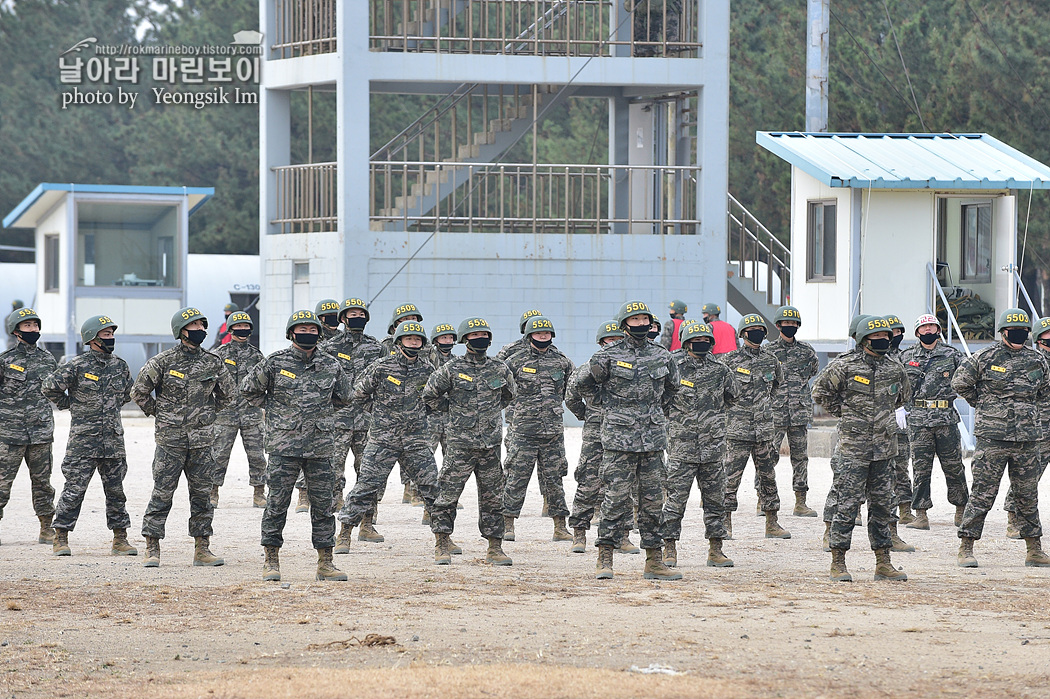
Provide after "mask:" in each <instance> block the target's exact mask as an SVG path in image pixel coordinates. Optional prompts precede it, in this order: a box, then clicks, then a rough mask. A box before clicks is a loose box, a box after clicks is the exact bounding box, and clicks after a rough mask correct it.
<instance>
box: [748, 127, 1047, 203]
mask: <svg viewBox="0 0 1050 699" xmlns="http://www.w3.org/2000/svg"><path fill="white" fill-rule="evenodd" d="M755 142H756V143H758V145H760V146H762V147H763V148H765V149H766V150H768V151H770V152H771V153H773V154H774V155H777V156H779V157H780V158H782V159H784V160H786V161H787V162H789V163H791V164H792V165H794V166H795V167H797V168H799V169H800V170H802V171H803V172H805V173H807V174H809V175H812V176H813V177H815V178H816V179H818V180H820V181H821V182H823V183H824V184H826V185H828V186H830V187H858V188H862V189H869V188H871V189H940V190H944V189H1000V190H1001V189H1030V188H1031V189H1050V167H1047V166H1046V165H1044V164H1043V163H1041V162H1039V161H1038V160H1035V159H1034V158H1030V157H1029V156H1027V155H1025V154H1024V153H1022V152H1021V151H1019V150H1017V149H1015V148H1011V147H1010V146H1008V145H1006V144H1005V143H1003V142H1002V141H999V140H997V139H995V138H992V137H991V136H989V135H988V134H982V133H977V134H972V133H971V134H950V133H940V134H909V133H801V132H798V131H795V132H776V131H759V132H757V133H756V134H755Z"/></svg>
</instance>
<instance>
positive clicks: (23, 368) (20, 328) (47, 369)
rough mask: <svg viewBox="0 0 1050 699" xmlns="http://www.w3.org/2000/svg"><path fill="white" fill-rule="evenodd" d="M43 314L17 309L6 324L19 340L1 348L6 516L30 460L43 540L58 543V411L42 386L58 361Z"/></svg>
mask: <svg viewBox="0 0 1050 699" xmlns="http://www.w3.org/2000/svg"><path fill="white" fill-rule="evenodd" d="M40 325H41V323H40V316H38V315H37V313H36V311H34V310H33V309H32V308H19V309H16V310H14V311H12V312H11V315H9V316H7V319H6V320H5V322H4V330H5V331H7V334H8V335H9V336H10V337H11V339H13V340H14V341H15V342H16V344H15V346H14V347H12V348H11V349H9V350H7V351H6V352H4V353H3V354H0V519H3V516H4V508H5V507H6V506H7V503H8V501H9V500H10V499H11V486H12V485H13V484H14V481H15V476H16V475H17V474H18V467H19V466H20V465H21V464H22V461H23V460H25V462H26V466H28V467H29V484H30V487H31V488H32V492H33V510H34V511H35V512H36V516H37V519H39V520H40V535H39V536H38V537H37V541H39V542H40V543H41V544H53V543H54V541H55V530H54V529H52V528H51V519H52V517H54V516H55V504H54V503H55V489H54V488H52V487H51V442H52V441H53V440H54V433H55V417H54V415H53V414H52V412H51V404H50V403H48V402H47V398H45V397H44V394H43V393H41V392H40V385H41V383H43V381H44V379H45V378H47V376H48V375H50V374H51V372H53V371H54V370H55V367H56V366H57V362H55V358H54V357H53V356H51V353H50V352H48V351H47V350H46V349H44V348H43V347H37V344H36V343H37V340H39V339H40Z"/></svg>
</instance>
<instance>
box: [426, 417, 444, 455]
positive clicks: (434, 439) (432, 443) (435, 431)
mask: <svg viewBox="0 0 1050 699" xmlns="http://www.w3.org/2000/svg"><path fill="white" fill-rule="evenodd" d="M436 418H437V414H436V413H435V414H434V415H431V416H430V420H431V425H430V437H429V438H428V439H427V445H428V446H429V447H430V451H431V452H433V453H435V454H436V453H437V450H438V447H441V455H442V457H444V455H445V449H446V446H445V424H444V423H438V422H437V419H436Z"/></svg>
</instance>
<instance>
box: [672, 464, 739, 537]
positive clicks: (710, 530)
mask: <svg viewBox="0 0 1050 699" xmlns="http://www.w3.org/2000/svg"><path fill="white" fill-rule="evenodd" d="M694 479H695V480H696V485H697V487H698V488H699V489H700V503H701V505H702V506H703V508H704V538H705V539H724V538H726V535H727V534H728V532H727V531H726V525H725V519H724V515H725V491H726V471H725V466H724V465H723V464H722V462H721V461H711V462H708V463H695V462H689V461H678V460H677V459H671V460H670V462H669V463H668V466H667V499H666V500H665V501H664V509H663V513H662V514H661V518H660V533H661V534H662V535H663V538H664V539H670V540H672V541H678V540H679V539H681V538H682V518H683V517H684V516H685V506H686V503H687V502H688V501H689V491H690V490H692V487H693V480H694Z"/></svg>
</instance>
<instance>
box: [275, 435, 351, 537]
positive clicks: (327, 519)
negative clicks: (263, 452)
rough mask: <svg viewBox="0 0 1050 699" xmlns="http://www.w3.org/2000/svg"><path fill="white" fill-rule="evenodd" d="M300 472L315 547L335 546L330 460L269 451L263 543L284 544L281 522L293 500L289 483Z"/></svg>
mask: <svg viewBox="0 0 1050 699" xmlns="http://www.w3.org/2000/svg"><path fill="white" fill-rule="evenodd" d="M300 475H302V476H303V477H304V480H305V486H306V494H307V496H308V497H309V498H310V528H311V532H312V534H313V536H312V540H313V545H314V548H315V549H327V548H331V547H333V546H335V517H333V516H332V492H333V491H334V490H335V485H334V484H335V469H334V468H332V462H331V461H330V460H329V459H303V458H298V457H294V456H280V455H277V454H270V460H269V463H267V464H266V485H267V486H268V488H267V491H268V492H267V494H266V509H265V510H263V516H262V545H263V546H277V547H280V546H283V545H284V523H285V521H286V520H287V519H288V506H289V505H291V503H292V486H293V485H294V484H295V482H296V478H297V477H299V476H300Z"/></svg>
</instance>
